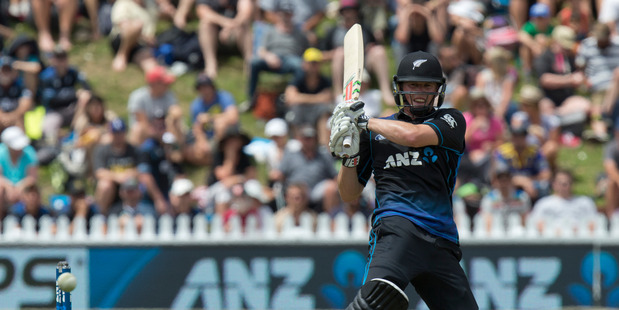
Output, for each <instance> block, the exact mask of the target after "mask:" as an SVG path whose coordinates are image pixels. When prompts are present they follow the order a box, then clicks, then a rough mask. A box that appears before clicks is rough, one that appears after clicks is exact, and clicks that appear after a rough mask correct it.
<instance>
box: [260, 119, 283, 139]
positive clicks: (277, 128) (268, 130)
mask: <svg viewBox="0 0 619 310" xmlns="http://www.w3.org/2000/svg"><path fill="white" fill-rule="evenodd" d="M264 134H265V135H266V136H267V137H269V138H271V137H283V136H286V135H288V124H287V123H286V121H285V120H283V119H281V118H273V119H271V120H270V121H268V122H267V124H266V125H265V126H264Z"/></svg>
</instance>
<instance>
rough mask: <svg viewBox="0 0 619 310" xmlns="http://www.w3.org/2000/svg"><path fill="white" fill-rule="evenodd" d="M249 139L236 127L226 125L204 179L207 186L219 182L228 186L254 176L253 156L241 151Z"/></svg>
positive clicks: (255, 174) (255, 173)
mask: <svg viewBox="0 0 619 310" xmlns="http://www.w3.org/2000/svg"><path fill="white" fill-rule="evenodd" d="M249 141H250V139H249V137H248V136H247V135H246V134H245V133H243V132H242V131H241V130H240V129H239V128H238V127H236V126H232V127H228V129H227V130H226V133H225V135H224V136H223V137H222V138H221V140H219V142H218V146H217V150H216V152H215V156H214V160H213V164H212V165H211V169H210V171H211V172H210V174H209V176H208V179H207V181H206V183H207V184H208V185H209V186H211V185H213V184H215V183H216V182H220V183H221V184H223V186H224V187H225V188H230V186H232V185H233V184H237V183H241V182H244V181H245V180H250V179H255V178H256V176H257V170H256V165H255V163H254V162H253V158H252V157H251V156H249V155H247V154H246V153H245V152H243V147H244V146H245V145H247V144H249Z"/></svg>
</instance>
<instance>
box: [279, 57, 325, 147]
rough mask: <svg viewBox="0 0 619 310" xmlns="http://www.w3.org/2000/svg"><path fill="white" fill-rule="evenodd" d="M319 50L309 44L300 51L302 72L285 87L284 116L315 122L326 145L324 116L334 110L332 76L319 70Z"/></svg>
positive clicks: (297, 122) (300, 122)
mask: <svg viewBox="0 0 619 310" xmlns="http://www.w3.org/2000/svg"><path fill="white" fill-rule="evenodd" d="M321 63H322V52H321V51H320V50H319V49H317V48H313V47H310V48H308V49H307V50H305V52H304V53H303V70H302V74H301V75H300V76H298V77H296V78H295V79H294V80H293V81H292V82H290V84H288V86H287V87H286V92H285V93H284V95H285V102H286V106H287V107H288V110H289V112H288V114H287V115H286V118H287V119H288V121H289V122H290V123H292V124H295V125H296V126H303V125H306V124H310V125H316V126H317V128H318V129H319V130H318V139H319V141H320V143H321V145H327V144H328V141H329V135H328V134H327V132H326V131H327V119H328V117H329V115H330V114H331V111H333V91H332V89H331V80H330V79H328V78H327V77H325V76H324V75H323V74H322V73H321V72H320V65H321Z"/></svg>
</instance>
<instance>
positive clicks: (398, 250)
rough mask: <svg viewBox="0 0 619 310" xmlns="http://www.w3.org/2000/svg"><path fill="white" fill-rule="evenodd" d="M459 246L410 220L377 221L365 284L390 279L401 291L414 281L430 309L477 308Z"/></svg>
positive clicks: (386, 219) (374, 227) (372, 234)
mask: <svg viewBox="0 0 619 310" xmlns="http://www.w3.org/2000/svg"><path fill="white" fill-rule="evenodd" d="M461 258H462V252H461V251H460V246H459V245H457V244H455V243H453V242H451V241H448V240H446V239H443V238H439V237H436V236H434V235H431V234H429V233H428V232H426V231H425V230H423V229H421V228H419V227H417V226H416V225H415V224H413V222H411V221H410V220H408V219H406V218H403V217H399V216H390V217H385V218H381V219H379V220H377V222H376V223H375V224H374V226H373V228H372V232H371V234H370V250H369V255H368V264H367V266H366V268H367V270H366V276H365V278H364V283H365V282H367V281H370V280H372V279H374V278H382V279H386V280H389V281H391V282H393V283H395V284H396V285H398V286H399V287H400V288H401V289H402V290H404V289H405V288H406V286H407V285H408V283H411V284H412V285H413V286H414V287H415V290H416V291H417V293H418V294H419V296H420V297H421V298H422V299H423V300H424V301H425V303H426V305H428V307H429V308H430V309H433V310H434V309H449V310H453V309H466V310H469V309H478V306H477V302H476V301H475V297H474V296H473V293H472V292H471V287H470V285H469V282H468V279H467V277H466V274H465V273H464V270H462V267H461V266H460V263H459V262H460V259H461Z"/></svg>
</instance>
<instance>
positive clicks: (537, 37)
mask: <svg viewBox="0 0 619 310" xmlns="http://www.w3.org/2000/svg"><path fill="white" fill-rule="evenodd" d="M551 17H552V16H551V15H550V8H549V7H548V5H546V4H544V3H535V4H533V5H532V6H531V8H530V9H529V21H527V22H526V23H525V24H524V25H523V26H522V29H520V32H519V34H518V38H519V40H520V44H521V45H520V59H521V60H522V69H523V71H524V74H525V76H529V75H530V74H531V69H532V63H533V59H534V58H536V57H539V56H540V55H541V54H542V53H543V52H544V51H545V50H546V48H547V46H548V45H549V41H550V35H551V34H552V30H553V29H554V26H553V25H552V24H551V21H550V19H551Z"/></svg>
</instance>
